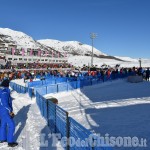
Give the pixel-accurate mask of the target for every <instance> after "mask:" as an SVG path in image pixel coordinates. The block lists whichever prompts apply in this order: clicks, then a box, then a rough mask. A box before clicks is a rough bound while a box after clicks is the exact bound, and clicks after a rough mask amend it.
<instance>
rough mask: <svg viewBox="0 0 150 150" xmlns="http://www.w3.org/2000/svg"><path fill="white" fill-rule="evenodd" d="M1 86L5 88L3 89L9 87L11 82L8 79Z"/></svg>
mask: <svg viewBox="0 0 150 150" xmlns="http://www.w3.org/2000/svg"><path fill="white" fill-rule="evenodd" d="M1 86H3V87H9V80H8V79H6V80H3V81H2V83H1Z"/></svg>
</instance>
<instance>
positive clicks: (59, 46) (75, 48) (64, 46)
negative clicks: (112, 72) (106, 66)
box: [38, 39, 106, 56]
mask: <svg viewBox="0 0 150 150" xmlns="http://www.w3.org/2000/svg"><path fill="white" fill-rule="evenodd" d="M38 42H39V43H41V44H44V45H46V46H49V47H52V48H53V49H55V50H58V51H61V52H64V51H66V52H67V53H69V54H73V55H91V51H92V47H91V46H90V45H87V44H82V43H80V42H78V41H66V42H63V41H58V40H52V39H46V40H38ZM93 53H94V54H95V55H97V56H99V55H106V54H104V53H102V52H101V51H99V50H98V49H96V48H94V49H93Z"/></svg>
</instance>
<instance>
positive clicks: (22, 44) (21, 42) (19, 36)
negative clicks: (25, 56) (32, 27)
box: [0, 28, 47, 49]
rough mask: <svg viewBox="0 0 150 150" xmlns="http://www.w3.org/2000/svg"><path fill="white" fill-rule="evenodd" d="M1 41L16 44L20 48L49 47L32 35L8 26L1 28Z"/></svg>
mask: <svg viewBox="0 0 150 150" xmlns="http://www.w3.org/2000/svg"><path fill="white" fill-rule="evenodd" d="M0 43H3V44H13V45H16V46H17V47H18V48H34V49H38V48H41V49H42V48H45V49H46V48H47V47H46V46H44V45H41V44H40V43H38V42H36V41H35V40H34V39H33V38H32V37H30V36H28V35H27V34H25V33H23V32H20V31H14V30H11V29H8V28H0Z"/></svg>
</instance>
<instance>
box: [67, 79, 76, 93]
mask: <svg viewBox="0 0 150 150" xmlns="http://www.w3.org/2000/svg"><path fill="white" fill-rule="evenodd" d="M77 83H78V82H77V81H72V82H68V91H70V90H74V89H77Z"/></svg>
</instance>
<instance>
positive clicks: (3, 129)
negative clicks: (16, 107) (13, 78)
mask: <svg viewBox="0 0 150 150" xmlns="http://www.w3.org/2000/svg"><path fill="white" fill-rule="evenodd" d="M13 117H14V113H13V107H12V98H11V96H10V89H9V80H8V79H4V80H3V81H2V83H1V87H0V143H3V142H7V143H8V146H10V147H15V146H17V145H18V143H16V142H15V141H14V132H15V124H14V120H13Z"/></svg>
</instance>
